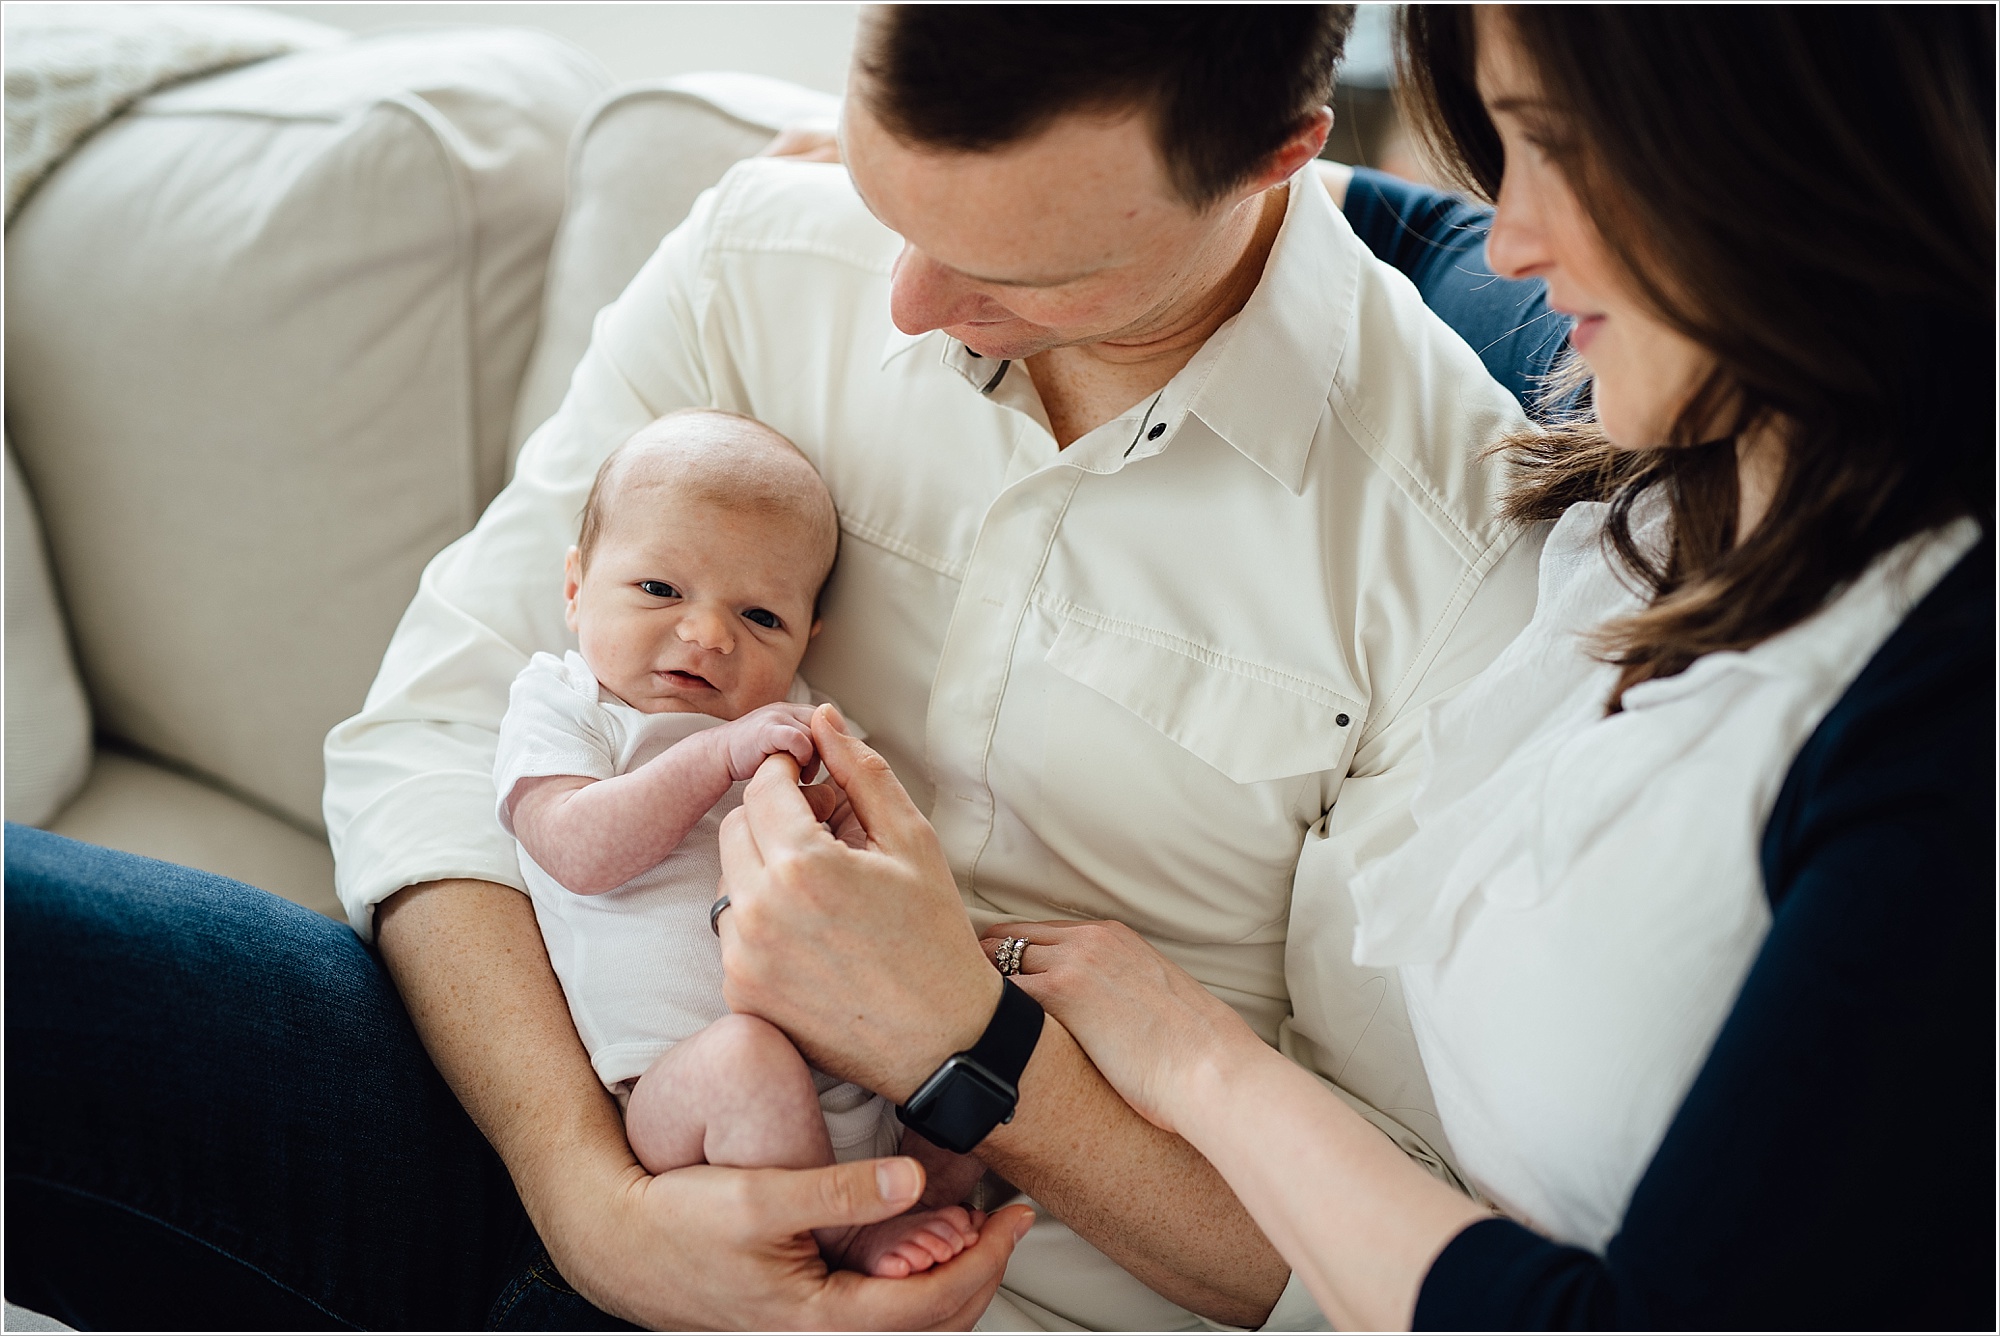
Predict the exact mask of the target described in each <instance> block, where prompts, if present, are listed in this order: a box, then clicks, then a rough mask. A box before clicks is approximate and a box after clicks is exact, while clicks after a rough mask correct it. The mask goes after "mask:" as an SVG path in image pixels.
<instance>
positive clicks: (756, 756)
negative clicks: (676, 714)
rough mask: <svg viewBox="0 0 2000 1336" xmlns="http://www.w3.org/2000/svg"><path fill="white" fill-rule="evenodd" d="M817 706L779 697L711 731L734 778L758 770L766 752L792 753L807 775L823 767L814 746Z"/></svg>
mask: <svg viewBox="0 0 2000 1336" xmlns="http://www.w3.org/2000/svg"><path fill="white" fill-rule="evenodd" d="M812 714H813V707H812V706H810V705H793V704H791V703H789V702H787V701H779V702H778V703H776V704H775V705H765V706H760V707H759V708H757V709H755V710H752V711H750V713H748V714H746V715H743V716H742V717H740V718H737V719H732V720H730V721H729V722H728V723H726V724H724V725H722V727H720V728H717V729H712V730H711V731H710V736H712V737H713V738H714V739H715V742H716V745H717V747H718V749H719V750H720V752H721V754H722V757H723V763H724V764H725V765H727V766H728V767H729V778H730V780H731V781H732V782H733V781H737V780H745V779H748V778H750V777H751V776H752V775H754V774H756V773H757V767H758V766H760V765H762V764H763V763H764V758H765V757H766V756H778V755H788V756H790V757H791V758H792V759H793V760H795V761H797V762H798V763H799V774H800V775H802V776H804V777H805V778H807V779H810V778H812V775H813V772H814V771H815V770H817V769H819V754H818V753H817V752H816V751H814V750H813V736H812Z"/></svg>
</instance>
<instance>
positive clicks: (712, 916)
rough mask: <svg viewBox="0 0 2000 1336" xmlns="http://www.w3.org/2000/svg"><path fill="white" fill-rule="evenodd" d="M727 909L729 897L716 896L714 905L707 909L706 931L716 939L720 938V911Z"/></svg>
mask: <svg viewBox="0 0 2000 1336" xmlns="http://www.w3.org/2000/svg"><path fill="white" fill-rule="evenodd" d="M727 908H729V897H728V896H726V895H718V896H717V897H715V903H714V904H712V905H710V906H709V907H708V930H709V931H710V932H712V933H714V934H715V935H716V936H717V937H720V936H722V911H723V910H725V909H727Z"/></svg>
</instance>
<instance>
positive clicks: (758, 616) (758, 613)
mask: <svg viewBox="0 0 2000 1336" xmlns="http://www.w3.org/2000/svg"><path fill="white" fill-rule="evenodd" d="M743 615H744V616H745V617H748V618H749V619H750V620H751V621H753V622H755V623H757V625H759V626H761V627H763V628H764V629H766V630H767V631H775V630H777V629H778V628H779V627H780V626H783V625H784V623H783V622H781V621H779V620H778V616H777V614H776V613H772V612H766V611H764V609H762V608H752V609H750V611H748V612H746V613H744V614H743Z"/></svg>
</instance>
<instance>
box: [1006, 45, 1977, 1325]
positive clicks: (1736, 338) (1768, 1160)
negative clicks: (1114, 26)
mask: <svg viewBox="0 0 2000 1336" xmlns="http://www.w3.org/2000/svg"><path fill="white" fill-rule="evenodd" d="M1404 38H1405V59H1406V62H1407V65H1408V69H1407V71H1406V73H1407V78H1406V80H1405V82H1406V85H1407V87H1408V88H1409V89H1410V90H1411V92H1412V93H1413V94H1414V96H1413V97H1412V98H1411V99H1410V100H1411V101H1412V102H1413V103H1414V109H1415V111H1416V113H1417V117H1418V120H1419V123H1420V125H1421V126H1422V128H1423V129H1424V130H1426V131H1427V132H1428V135H1429V138H1430V142H1431V144H1432V146H1433V147H1434V148H1436V149H1437V150H1439V151H1440V156H1441V157H1442V159H1443V160H1444V161H1446V162H1449V163H1450V164H1452V165H1453V166H1454V167H1456V168H1457V170H1458V171H1459V173H1460V174H1461V176H1462V178H1463V179H1464V180H1465V182H1466V183H1467V184H1468V185H1470V186H1472V187H1474V188H1476V189H1477V190H1479V191H1481V192H1483V193H1484V194H1485V195H1486V196H1488V197H1489V198H1491V199H1493V200H1494V201H1495V202H1496V205H1497V212H1496V214H1495V216H1494V221H1493V224H1492V232H1491V235H1490V238H1489V240H1488V242H1487V253H1488V257H1489V259H1490V261H1491V263H1492V266H1493V268H1494V270H1495V271H1496V272H1498V273H1499V274H1500V275H1501V276H1503V277H1505V278H1509V279H1524V278H1541V279H1544V280H1546V282H1547V284H1548V291H1549V300H1550V304H1551V306H1552V307H1554V308H1555V309H1557V310H1560V311H1563V312H1566V313H1567V314H1568V315H1570V316H1571V317H1572V318H1573V319H1574V322H1575V323H1574V328H1573V330H1572V332H1571V335H1570V341H1571V343H1572V345H1573V347H1574V349H1575V351H1576V353H1577V355H1578V357H1580V359H1581V362H1582V367H1583V368H1584V369H1586V370H1587V373H1588V375H1589V376H1590V377H1591V381H1592V391H1593V395H1594V412H1595V414H1596V418H1595V420H1594V421H1582V422H1572V423H1571V424H1570V425H1568V426H1565V427H1561V428H1558V429H1556V430H1554V431H1552V432H1550V433H1548V434H1544V435H1540V436H1537V437H1534V438H1532V439H1527V440H1523V441H1521V442H1519V443H1517V445H1516V447H1515V449H1514V460H1515V463H1516V465H1517V466H1518V469H1519V473H1518V482H1517V491H1516V495H1515V509H1516V512H1517V514H1518V515H1519V516H1520V518H1522V519H1524V520H1528V521H1554V522H1555V524H1554V528H1553V530H1552V532H1551V533H1550V536H1549V538H1548V542H1547V547H1546V549H1545V555H1544V557H1543V567H1542V583H1541V598H1540V602H1539V605H1538V611H1537V614H1536V619H1535V622H1534V624H1533V625H1531V626H1530V627H1529V628H1528V629H1527V630H1526V631H1525V632H1524V633H1523V635H1522V637H1521V639H1520V640H1519V641H1517V642H1516V644H1515V645H1514V646H1513V647H1512V648H1510V649H1509V650H1508V651H1507V652H1506V653H1505V654H1504V655H1503V656H1502V658H1501V659H1500V660H1499V661H1498V662H1496V663H1495V664H1494V665H1493V666H1492V667H1491V668H1490V669H1488V670H1487V672H1486V673H1485V674H1483V675H1482V676H1481V677H1480V678H1479V679H1477V680H1476V681H1475V682H1474V683H1473V684H1472V685H1471V686H1470V687H1469V688H1468V689H1467V690H1466V692H1465V693H1464V694H1463V695H1462V696H1461V697H1460V698H1459V699H1458V700H1457V701H1455V702H1453V703H1451V704H1449V705H1447V706H1445V707H1443V708H1442V709H1441V711H1440V712H1439V714H1438V715H1437V716H1435V717H1434V718H1433V720H1432V722H1431V727H1430V735H1429V737H1430V746H1431V761H1430V768H1429V770H1428V772H1427V774H1428V778H1427V780H1426V782H1425V786H1424V788H1423V790H1422V792H1421V794H1420V796H1419V798H1418V800H1417V814H1418V818H1419V829H1418V833H1417V834H1416V836H1415V837H1414V838H1413V839H1412V841H1411V842H1410V843H1409V844H1408V845H1406V846H1405V847H1404V848H1403V850H1402V851H1400V853H1399V854H1398V855H1396V857H1394V858H1393V859H1391V860H1388V861H1387V862H1385V863H1384V864H1383V865H1382V866H1380V867H1379V868H1378V869H1376V870H1374V871H1373V872H1371V874H1370V875H1369V876H1367V877H1364V878H1362V879H1361V880H1360V881H1359V882H1358V883H1357V885H1356V888H1355V895H1356V900H1357V907H1358V909H1359V928H1358V931H1357V942H1356V947H1355V950H1356V958H1357V960H1361V961H1364V962H1369V963H1377V964H1384V963H1394V964H1397V965H1398V966H1399V967H1400V970H1401V975H1402V979H1403V985H1404V991H1405V994H1406V996H1407V998H1408V1000H1409V1005H1410V1012H1411V1017H1412V1022H1413V1024H1414V1025H1415V1027H1416V1030H1417V1034H1418V1039H1419V1043H1420V1046H1421V1048H1422V1050H1423V1054H1424V1061H1425V1066H1426V1070H1427V1072H1428V1073H1429V1075H1430V1077H1431V1080H1432V1084H1433V1089H1434V1092H1435V1094H1436V1096H1437V1099H1438V1107H1439V1110H1440V1113H1441V1116H1442V1117H1443V1120H1444V1124H1445V1128H1446V1131H1447V1133H1448V1135H1449V1136H1450V1139H1451V1141H1452V1144H1453V1148H1454V1151H1455V1153H1456V1155H1457V1158H1458V1160H1459V1163H1460V1167H1461V1169H1462V1170H1463V1171H1464V1172H1465V1173H1466V1175H1467V1177H1468V1179H1469V1181H1471V1182H1472V1183H1474V1184H1475V1185H1476V1186H1478V1187H1479V1189H1480V1190H1481V1191H1482V1192H1483V1193H1484V1194H1486V1195H1487V1196H1488V1197H1490V1198H1491V1199H1492V1201H1493V1203H1494V1204H1495V1205H1496V1206H1497V1207H1498V1208H1499V1210H1500V1212H1501V1213H1502V1217H1503V1218H1495V1217H1494V1216H1493V1215H1491V1214H1489V1212H1488V1211H1487V1209H1486V1208H1485V1207H1484V1206H1482V1205H1480V1204H1477V1203H1474V1202H1471V1201H1468V1200H1467V1199H1465V1198H1463V1197H1461V1196H1459V1195H1457V1194H1456V1193H1455V1192H1453V1191H1451V1190H1450V1189H1448V1188H1446V1187H1444V1186H1443V1185H1441V1184H1440V1183H1438V1182H1436V1181H1435V1180H1433V1179H1431V1178H1429V1177H1428V1176H1427V1175H1425V1174H1424V1173H1423V1172H1421V1171H1419V1170H1418V1169H1416V1168H1415V1167H1414V1166H1413V1165H1411V1164H1410V1163H1409V1162H1408V1161H1406V1160H1405V1159H1404V1158H1403V1157H1402V1156H1401V1155H1400V1154H1398V1153H1397V1152H1396V1151H1395V1150H1394V1149H1393V1148H1392V1147H1390V1146H1389V1145H1388V1143H1387V1142H1385V1141H1383V1140H1382V1138H1380V1137H1379V1136H1377V1135H1375V1134H1374V1133H1373V1131H1372V1130H1371V1129H1370V1128H1369V1127H1368V1126H1367V1125H1366V1124H1365V1123H1364V1122H1362V1120H1361V1119H1360V1118H1359V1117H1358V1116H1356V1115H1355V1114H1353V1113H1352V1112H1350V1111H1349V1110H1348V1108H1347V1107H1346V1106H1345V1105H1344V1104H1342V1103H1341V1102H1340V1101H1338V1100H1337V1099H1335V1098H1334V1097H1333V1096H1332V1095H1330V1094H1328V1093H1327V1092H1326V1091H1325V1090H1324V1089H1323V1088H1322V1087H1321V1086H1320V1085H1318V1084H1317V1083H1316V1082H1315V1081H1314V1080H1313V1079H1312V1078H1310V1077H1309V1076H1307V1075H1306V1074H1305V1073H1304V1072H1302V1071H1300V1070H1299V1069H1297V1068H1295V1067H1293V1066H1291V1065H1290V1064H1289V1063H1287V1062H1286V1061H1285V1060H1283V1059H1282V1058H1280V1057H1278V1056H1277V1055H1276V1054H1274V1053H1273V1052H1272V1051H1271V1050H1270V1049H1268V1048H1267V1047H1265V1046H1264V1045H1263V1044H1262V1043H1260V1042H1258V1041H1257V1039H1256V1038H1255V1036H1253V1035H1252V1034H1251V1033H1250V1031H1249V1030H1248V1029H1247V1028H1246V1027H1245V1026H1244V1025H1243V1024H1242V1023H1241V1021H1239V1020H1238V1019H1237V1017H1236V1016H1235V1014H1234V1013H1233V1012H1232V1011H1231V1010H1230V1009H1229V1008H1228V1007H1227V1006H1225V1005H1223V1004H1221V1003H1220V1002H1217V1001H1216V1000H1215V999H1213V998H1212V997H1211V996H1210V995H1209V994H1208V993H1207V992H1205V991H1204V990H1203V989H1202V988H1201V987H1200V986H1199V985H1197V984H1196V983H1195V982H1194V981H1193V980H1192V979H1191V978H1189V977H1188V976H1187V975H1185V974H1183V973H1182V972H1181V971H1180V970H1178V969H1177V968H1176V967H1175V966H1173V965H1172V964H1170V963H1168V962H1167V961H1166V960H1164V959H1163V958H1161V957H1160V956H1159V955H1157V954H1156V953H1155V952H1153V951H1152V950H1151V949H1150V948H1149V947H1147V946H1145V945H1144V944H1143V943H1142V942H1141V941H1140V940H1139V939H1138V937H1137V936H1136V935H1135V934H1133V933H1131V932H1129V931H1126V930H1124V929H1122V928H1119V927H1117V926H1116V925H1083V926H1075V925H1071V926H1063V925H1016V926H1015V927H1013V928H1002V929H997V930H996V931H995V933H994V934H993V937H992V938H991V939H990V941H989V945H993V946H997V945H998V944H999V943H1000V942H1001V941H1002V940H1003V939H1004V938H1005V937H1006V936H1010V935H1011V936H1018V937H1023V938H1025V939H1026V940H1027V941H1028V943H1029V946H1028V947H1027V949H1026V951H1025V952H1024V953H1016V954H1019V955H1020V963H1019V968H1020V969H1021V971H1022V977H1021V982H1022V983H1023V985H1024V986H1025V987H1026V988H1027V989H1028V990H1029V991H1030V992H1031V993H1032V994H1033V995H1034V996H1036V997H1037V998H1038V999H1039V1000H1040V1001H1041V1002H1042V1003H1043V1004H1044V1005H1045V1006H1046V1007H1047V1008H1048V1009H1049V1010H1050V1011H1051V1012H1053V1013H1054V1014H1055V1015H1056V1016H1057V1017H1058V1018H1059V1019H1060V1020H1061V1021H1062V1022H1063V1023H1064V1024H1065V1025H1066V1026H1067V1027H1068V1028H1069V1029H1070V1031H1071V1032H1072V1033H1073V1034H1075V1036H1076V1037H1077V1039H1078V1040H1079V1041H1080V1042H1081V1043H1082V1044H1083V1046H1084V1047H1085V1049H1086V1050H1087V1051H1088V1052H1089V1054H1090V1056H1091V1058H1092V1059H1093V1060H1094V1061H1095V1062H1096V1063H1097V1065H1098V1067H1099V1068H1100V1069H1101V1070H1102V1071H1103V1072H1104V1074H1105V1075H1106V1076H1107V1077H1108V1078H1109V1079H1110V1080H1111V1082H1112V1083H1113V1084H1114V1085H1115V1086H1116V1087H1117V1088H1118V1089H1119V1091H1120V1092H1121V1093H1122V1094H1123V1095H1124V1096H1125V1097H1126V1099H1128V1100H1129V1101H1130V1102H1131V1103H1132V1104H1133V1105H1134V1106H1135V1107H1136V1108H1138V1109H1139V1110H1140V1111H1141V1112H1142V1113H1144V1114H1145V1115H1146V1116H1147V1117H1148V1118H1150V1119H1151V1120H1152V1121H1154V1122H1155V1123H1157V1124H1159V1125H1160V1126H1161V1127H1163V1128H1166V1129H1168V1130H1170V1131H1173V1132H1176V1133H1178V1134H1179V1135H1181V1136H1183V1137H1185V1138H1187V1139H1188V1140H1189V1141H1191V1142H1192V1143H1193V1144H1194V1145H1195V1146H1196V1147H1197V1148H1198V1149H1200V1150H1201V1151H1202V1152H1203V1153H1204V1154H1205V1155H1207V1156H1208V1158H1209V1159H1210V1160H1211V1161H1213V1162H1214V1164H1215V1165H1216V1166H1217V1168H1218V1169H1220V1170H1221V1172H1222V1173H1223V1175H1224V1176H1225V1177H1226V1178H1227V1179H1228V1181H1229V1183H1230V1185H1231V1186H1232V1187H1233V1188H1234V1189H1235V1191H1236V1192H1237V1194H1238V1195H1239V1196H1240V1197H1241V1198H1242V1200H1243V1201H1244V1203H1245V1204H1246V1205H1247V1206H1248V1207H1249V1209H1250V1211H1251V1212H1252V1214H1253V1215H1254V1216H1255V1217H1256V1218H1257V1220H1258V1222H1259V1223H1260V1224H1261V1225H1262V1227H1263V1228H1264V1230H1265V1232H1266V1233H1267V1234H1268V1235H1269V1237H1270V1238H1271V1240H1272V1241H1273V1243H1274V1244H1275V1245H1276V1246H1277V1247H1278V1248H1279V1250H1280V1251H1281V1252H1283V1253H1284V1255H1285V1256H1286V1258H1287V1260H1289V1261H1290V1262H1291V1263H1292V1265H1293V1267H1294V1268H1295V1270H1296V1272H1297V1273H1298V1274H1299V1275H1300V1276H1301V1277H1302V1278H1303V1279H1304V1280H1305V1281H1306V1283H1307V1284H1308V1286H1309V1287H1310V1288H1311V1290H1312V1292H1313V1294H1314V1296H1315V1297H1316V1298H1317V1299H1319V1301H1320V1302H1321V1304H1322V1306H1323V1308H1324V1310H1325V1312H1326V1313H1327V1315H1328V1316H1329V1317H1330V1318H1331V1319H1332V1320H1333V1321H1334V1322H1335V1324H1336V1325H1338V1326H1342V1327H1353V1326H1360V1327H1390V1326H1401V1325H1406V1324H1409V1323H1410V1322H1412V1321H1413V1320H1414V1321H1415V1323H1416V1324H1417V1325H1419V1326H1442V1327H1467V1328H1507V1327H1516V1326H1542V1327H1548V1326H1555V1327H1570V1326H1638V1327H1652V1328H1675V1327H1689V1328H1693V1327H1759V1326H1778V1327H1793V1328H1804V1327H1842V1328H1867V1327H1899V1328H1900V1327H1982V1326H1990V1325H1991V1323H1992V1321H1993V1311H1994V1310H1993V1256H1994V1251H1993V1214H1992V1202H1993V1198H1992V1196H1991V1183H1992V1176H1993V1160H1992V1151H1991V1142H1990V1139H1989V1128H1990V1125H1991V1123H1990V1119H1991V1114H1992V1108H1993V1105H1992V1090H1993V1068H1992V1066H1991V1055H1992V1051H1993V1047H1992V1046H1993V1030H1992V1021H1991V1017H1992V994H1993V979H1994V976H1993V967H1992V956H1991V954H1990V942H1991V940H1992V933H1993V922H1994V921H1993V900H1992V895H1993V884H1994V883H1993V861H1992V859H1993V853H1992V850H1993V829H1994V828H1993V766H1992V756H1993V753H1992V738H1993V728H1994V716H1993V694H1992V693H1993V586H1992V573H1993V556H1992V549H1991V541H1990V537H1989V536H1988V535H1990V531H1991V524H1992V497H1993V435H1992V425H1993V418H1992V408H1993V379H1992V372H1993V341H1992V334H1993V304H1992V303H1993V270H1992V256H1993V166H1992V164H1993V16H1992V13H1991V11H1990V10H1978V11H1972V10H1950V11H1941V10H1891V9H1883V10H1857V9H1843V10H1839V11H1825V10H1812V11H1808V10H1801V9H1779V8H1763V7H1757V8H1745V9H1726V10H1714V9H1704V10H1690V9H1659V10H1655V9H1616V8H1593V9H1579V8H1567V7H1552V8H1508V9H1503V10H1495V9H1484V10H1480V11H1478V12H1477V13H1474V12H1471V11H1467V10H1446V9H1442V8H1428V7H1419V8H1416V9H1413V10H1411V11H1409V12H1408V18H1407V19H1406V21H1405V29H1404ZM1003 958H1004V957H1003ZM1933 1111H1935V1112H1936V1113H1937V1114H1940V1115H1942V1116H1941V1117H1935V1118H1933V1117H1930V1116H1927V1115H1930V1114H1932V1112H1933ZM1961 1128H1963V1129H1965V1130H1966V1132H1967V1133H1968V1134H1969V1135H1968V1136H1967V1137H1966V1138H1965V1140H1966V1141H1968V1142H1969V1149H1967V1148H1966V1147H1965V1146H1962V1145H1960V1144H1959V1141H1960V1138H1959V1136H1958V1133H1959V1131H1960V1129H1961ZM1940 1152H1941V1153H1940ZM1505 1216H1512V1217H1515V1218H1514V1219H1513V1220H1509V1219H1506V1218H1504V1217H1505ZM1523 1221H1525V1222H1526V1223H1525V1224H1523V1223H1521V1222H1523ZM1529 1226H1532V1227H1533V1228H1530V1227H1529Z"/></svg>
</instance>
